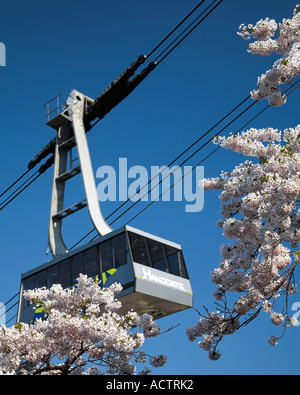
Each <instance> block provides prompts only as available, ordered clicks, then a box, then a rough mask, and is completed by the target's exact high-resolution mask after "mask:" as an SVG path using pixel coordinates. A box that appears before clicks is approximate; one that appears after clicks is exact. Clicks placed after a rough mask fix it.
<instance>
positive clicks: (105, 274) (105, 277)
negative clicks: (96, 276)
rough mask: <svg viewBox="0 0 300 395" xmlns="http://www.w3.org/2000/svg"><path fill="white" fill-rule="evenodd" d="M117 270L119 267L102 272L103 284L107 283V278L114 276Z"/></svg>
mask: <svg viewBox="0 0 300 395" xmlns="http://www.w3.org/2000/svg"><path fill="white" fill-rule="evenodd" d="M117 270H118V268H114V269H109V270H107V271H106V272H103V273H101V280H102V282H101V284H102V286H103V285H105V283H106V281H107V279H108V278H109V277H111V276H113V275H114V274H115V273H116V271H117Z"/></svg>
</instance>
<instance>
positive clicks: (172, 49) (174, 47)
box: [155, 0, 223, 65]
mask: <svg viewBox="0 0 300 395" xmlns="http://www.w3.org/2000/svg"><path fill="white" fill-rule="evenodd" d="M216 1H217V0H214V1H213V2H212V3H211V4H210V5H209V6H207V7H206V8H205V10H204V11H202V12H201V14H200V15H198V17H197V18H196V19H194V20H193V22H191V23H190V24H189V26H187V28H186V29H184V30H183V32H181V33H180V35H179V36H178V37H176V39H175V40H173V41H172V42H171V43H170V44H169V45H168V46H167V48H165V49H164V50H163V51H162V52H161V53H160V54H159V55H158V56H157V57H156V58H155V62H156V61H157V60H158V59H159V58H160V57H161V56H162V55H163V53H165V52H166V51H167V50H168V49H169V48H170V47H171V46H172V45H173V44H175V42H176V41H177V40H178V39H179V38H180V37H181V36H182V35H183V34H184V33H185V32H186V31H187V30H188V29H189V28H190V27H192V26H193V24H194V23H195V22H197V20H198V19H199V18H200V17H201V16H202V15H203V14H205V12H206V11H207V10H208V9H209V8H210V7H211V6H212V5H213V4H214V3H215V2H216ZM222 2H223V0H219V2H218V3H217V4H216V5H215V6H214V7H213V8H212V9H211V10H210V11H209V12H208V13H207V14H206V15H205V16H204V17H203V18H201V19H200V20H199V21H198V22H197V24H196V25H195V26H194V27H193V28H192V29H190V30H189V31H188V33H186V34H185V35H184V36H183V37H182V38H181V40H180V41H178V42H177V43H176V44H175V45H174V46H173V47H172V48H171V49H170V50H169V51H168V52H167V53H166V54H165V55H164V56H163V57H162V58H161V59H160V60H159V61H158V62H157V65H159V64H160V63H161V62H162V61H163V60H164V59H165V58H166V57H167V56H169V55H170V53H172V52H173V51H174V50H175V49H176V48H177V47H178V46H179V45H180V44H181V43H182V42H183V41H184V40H185V39H186V38H187V37H188V36H189V35H190V34H191V33H192V32H193V31H194V30H195V29H196V28H197V27H198V26H199V25H200V23H202V22H203V21H204V20H205V19H206V18H207V17H208V16H209V15H210V14H211V13H212V12H213V11H214V10H215V9H216V8H217V7H218V6H219V5H220V4H221V3H222Z"/></svg>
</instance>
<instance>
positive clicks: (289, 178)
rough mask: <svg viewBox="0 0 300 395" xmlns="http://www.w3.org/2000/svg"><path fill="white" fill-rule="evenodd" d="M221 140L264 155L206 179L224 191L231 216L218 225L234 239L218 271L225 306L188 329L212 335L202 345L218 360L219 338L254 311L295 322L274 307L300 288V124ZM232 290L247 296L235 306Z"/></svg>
mask: <svg viewBox="0 0 300 395" xmlns="http://www.w3.org/2000/svg"><path fill="white" fill-rule="evenodd" d="M214 143H215V144H219V145H220V146H221V147H224V148H226V149H231V150H232V151H234V152H238V153H242V154H244V155H246V156H252V157H256V162H255V163H254V162H252V161H249V160H247V161H245V162H244V163H241V164H239V165H238V166H236V167H235V168H234V169H233V170H232V171H231V172H228V173H225V172H223V173H222V174H221V175H220V177H218V178H211V179H204V180H203V181H202V182H201V186H202V187H203V188H204V189H205V190H221V195H220V200H221V202H222V204H221V215H222V217H223V218H222V219H220V220H218V223H217V226H218V227H219V228H221V229H223V233H224V236H225V238H227V239H228V240H229V244H226V245H225V244H223V245H222V246H221V247H220V254H221V257H222V261H221V264H220V265H219V267H218V268H216V269H215V270H213V272H212V273H211V281H212V283H214V284H216V286H217V288H216V292H215V294H214V297H215V299H216V300H217V301H218V305H219V306H220V303H223V310H224V311H223V312H222V313H220V312H213V313H208V315H207V316H206V317H202V318H201V319H200V321H199V322H198V323H197V324H196V325H195V326H194V327H192V328H190V327H189V328H188V329H187V335H188V338H189V339H190V340H191V341H193V340H195V339H196V337H201V336H203V337H204V339H203V341H201V342H200V343H199V346H200V347H201V348H203V349H205V350H207V351H209V356H210V358H211V359H217V358H218V357H219V356H220V354H219V352H217V350H216V345H217V344H218V343H219V342H220V340H221V339H222V337H223V336H224V335H226V334H231V333H234V332H235V331H236V330H237V329H238V328H239V327H240V326H241V325H242V324H241V323H240V320H241V318H242V317H245V316H246V315H250V317H253V314H254V313H253V310H256V311H260V310H263V311H265V312H267V313H270V314H271V316H270V318H271V322H272V323H273V324H274V325H281V324H283V325H285V326H287V325H289V326H290V325H293V320H292V319H290V318H289V316H288V314H287V312H286V314H282V313H278V312H276V311H273V306H277V305H278V303H275V299H277V298H279V297H280V295H282V294H284V295H285V298H284V300H287V297H288V295H290V294H294V293H296V291H297V290H296V284H295V283H294V271H295V269H296V266H297V264H299V263H300V251H299V250H297V248H298V243H299V242H300V209H299V206H298V204H299V196H300V125H298V126H296V127H295V128H289V129H286V130H284V131H283V132H280V131H278V130H277V129H273V128H265V129H250V130H248V131H246V132H243V133H241V134H235V135H230V136H229V137H227V138H224V137H219V138H215V139H214ZM229 293H230V295H234V294H237V295H239V296H238V298H237V299H236V298H235V301H234V303H233V307H232V308H229V306H228V301H229ZM231 298H233V297H232V296H231ZM251 314H252V316H251ZM250 320H251V318H250V319H249V322H250ZM245 322H247V320H246V321H245ZM272 339H273V340H272ZM272 339H271V341H270V344H272V345H274V344H276V342H277V340H276V341H274V339H275V337H274V336H273V337H272Z"/></svg>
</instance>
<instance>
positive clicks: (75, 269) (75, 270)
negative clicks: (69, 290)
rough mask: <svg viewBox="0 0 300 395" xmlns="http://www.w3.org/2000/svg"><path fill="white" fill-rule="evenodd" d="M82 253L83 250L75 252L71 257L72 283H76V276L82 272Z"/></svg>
mask: <svg viewBox="0 0 300 395" xmlns="http://www.w3.org/2000/svg"><path fill="white" fill-rule="evenodd" d="M83 259H84V254H83V252H82V253H80V254H76V255H74V256H73V258H72V276H73V284H72V285H75V284H77V278H78V276H79V274H83V273H84V261H83Z"/></svg>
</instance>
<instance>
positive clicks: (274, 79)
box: [238, 5, 300, 106]
mask: <svg viewBox="0 0 300 395" xmlns="http://www.w3.org/2000/svg"><path fill="white" fill-rule="evenodd" d="M240 30H241V31H240V32H238V35H240V36H241V37H243V38H244V39H246V40H249V39H250V38H251V37H252V38H255V39H257V40H256V41H254V42H253V43H250V44H249V48H248V52H249V53H252V54H256V55H262V56H268V55H270V54H272V53H276V54H280V55H282V57H281V58H279V59H278V60H277V61H276V62H275V63H274V65H273V67H272V69H270V70H268V71H267V72H266V73H265V74H262V75H261V76H260V77H259V78H258V82H257V89H256V90H254V91H252V92H251V97H252V98H253V99H254V100H262V99H265V98H268V101H269V104H270V105H271V106H280V105H282V104H284V103H285V102H286V99H287V97H286V95H285V94H284V93H281V91H280V88H279V86H280V85H281V84H286V83H289V82H290V81H292V80H293V78H295V77H296V76H298V75H299V74H300V6H299V5H296V7H295V9H294V12H293V17H292V18H285V19H283V20H282V22H281V23H279V24H277V23H276V21H275V20H274V19H270V18H266V19H264V20H263V19H261V20H260V21H258V22H257V23H256V24H255V25H254V26H253V25H252V24H248V25H245V24H242V25H241V26H240ZM277 31H278V33H277V36H276V38H275V39H274V38H272V37H274V36H275V34H276V32H277Z"/></svg>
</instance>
